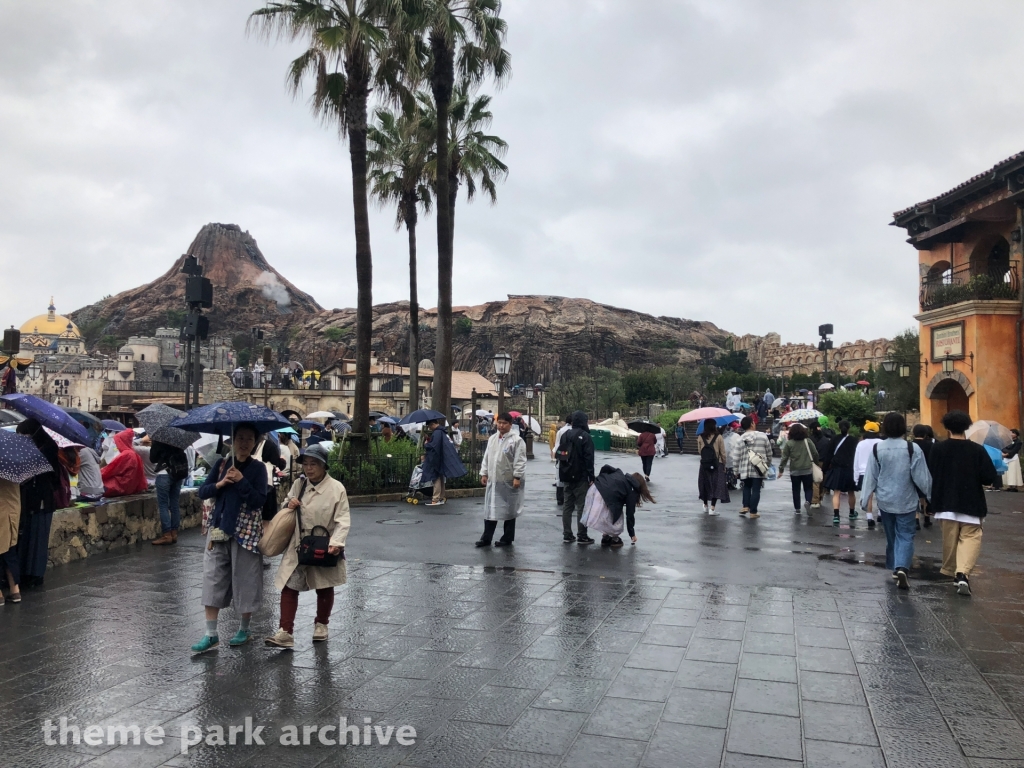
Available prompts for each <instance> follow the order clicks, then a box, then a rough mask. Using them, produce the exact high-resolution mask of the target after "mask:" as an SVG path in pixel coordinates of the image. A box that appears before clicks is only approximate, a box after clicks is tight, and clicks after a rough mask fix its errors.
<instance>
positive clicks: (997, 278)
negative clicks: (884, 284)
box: [892, 152, 1024, 434]
mask: <svg viewBox="0 0 1024 768" xmlns="http://www.w3.org/2000/svg"><path fill="white" fill-rule="evenodd" d="M1022 205H1024V152H1022V153H1018V154H1016V155H1013V156H1012V157H1009V158H1007V159H1006V160H1003V161H1002V162H1000V163H997V164H996V165H995V166H993V167H992V168H990V169H989V170H987V171H985V172H984V173H981V174H979V175H977V176H974V177H973V178H971V179H968V180H967V181H965V182H963V183H962V184H960V185H958V186H956V187H954V188H953V189H951V190H949V191H948V192H944V193H943V194H941V195H938V196H937V197H933V198H931V199H930V200H926V201H924V202H922V203H918V204H917V205H914V206H911V207H910V208H906V209H904V210H902V211H897V212H896V213H895V214H894V216H893V218H894V220H893V222H892V224H893V225H895V226H898V227H902V228H904V229H906V230H907V234H908V235H909V236H910V237H909V239H908V240H907V242H908V243H910V244H911V245H913V246H914V248H916V249H917V255H918V267H919V270H920V272H919V277H920V295H919V303H920V313H919V314H918V315H916V319H917V320H918V322H919V323H920V330H921V349H920V353H921V364H920V385H921V421H922V422H924V423H925V424H931V425H932V427H934V428H936V429H937V430H941V424H940V422H941V419H942V416H943V415H944V414H945V413H946V412H947V411H950V410H962V411H966V412H968V413H969V414H970V415H971V418H973V419H991V420H994V421H998V422H1000V423H1002V424H1004V425H1006V426H1009V427H1017V426H1020V425H1021V421H1022V417H1024V413H1022V411H1024V404H1022V402H1021V401H1022V389H1021V367H1022V363H1021V352H1022V347H1021V323H1022V299H1021V285H1020V268H1021V231H1022V230H1021V226H1022V220H1021V206H1022ZM915 362H916V361H915ZM940 434H941V431H940Z"/></svg>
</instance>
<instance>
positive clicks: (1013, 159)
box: [893, 152, 1024, 219]
mask: <svg viewBox="0 0 1024 768" xmlns="http://www.w3.org/2000/svg"><path fill="white" fill-rule="evenodd" d="M1018 160H1024V152H1018V153H1017V154H1015V155H1010V156H1009V157H1008V158H1006V159H1005V160H1001V161H1000V162H998V163H996V164H995V165H993V166H992V167H991V168H989V169H988V170H987V171H984V172H983V173H979V174H978V175H977V176H972V177H971V178H969V179H968V180H967V181H965V182H962V183H960V184H957V185H956V186H955V187H953V188H952V189H949V190H947V191H945V192H943V193H942V194H941V195H936V196H935V197H931V198H929V199H927V200H923V201H921V202H920V203H917V204H916V205H911V206H910V207H908V208H904V209H903V210H902V211H896V212H895V213H894V214H893V218H894V219H898V218H899V217H900V216H902V215H904V214H906V213H910V212H911V211H913V210H914V209H915V208H920V207H922V206H925V205H931V204H932V203H934V202H937V201H938V200H941V199H942V198H944V197H946V196H948V195H951V194H953V193H954V192H956V191H957V190H958V189H963V188H964V187H967V186H970V185H971V184H973V183H974V182H976V181H980V180H981V179H984V178H985V177H986V176H991V175H993V174H996V173H998V172H999V171H1001V170H1002V169H1003V168H1005V167H1006V166H1007V165H1010V164H1012V163H1015V162H1017V161H1018Z"/></svg>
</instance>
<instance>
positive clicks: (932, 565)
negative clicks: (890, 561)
mask: <svg viewBox="0 0 1024 768" xmlns="http://www.w3.org/2000/svg"><path fill="white" fill-rule="evenodd" d="M818 559H819V560H830V561H832V562H836V563H846V564H847V565H870V566H873V567H875V568H883V569H884V568H885V556H884V555H875V554H872V553H870V552H854V551H853V550H852V549H843V550H841V551H840V552H834V553H830V554H825V555H818ZM940 567H941V563H940V562H939V561H938V560H936V559H935V558H934V557H917V556H916V555H915V556H914V559H913V560H912V561H911V563H910V573H911V575H912V576H914V577H915V578H917V579H920V580H921V581H945V580H948V579H949V577H948V576H946V575H944V574H942V573H940V572H939V568H940ZM886 570H888V569H886Z"/></svg>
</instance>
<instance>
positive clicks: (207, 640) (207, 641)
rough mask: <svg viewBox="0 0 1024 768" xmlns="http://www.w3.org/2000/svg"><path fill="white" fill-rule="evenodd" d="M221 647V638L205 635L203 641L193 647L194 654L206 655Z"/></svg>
mask: <svg viewBox="0 0 1024 768" xmlns="http://www.w3.org/2000/svg"><path fill="white" fill-rule="evenodd" d="M219 645H220V638H219V637H217V636H216V635H214V636H213V637H210V636H209V635H204V636H203V639H202V640H200V641H199V642H198V643H196V644H195V645H193V646H192V653H206V652H207V651H212V650H213V649H214V648H216V647H217V646H219Z"/></svg>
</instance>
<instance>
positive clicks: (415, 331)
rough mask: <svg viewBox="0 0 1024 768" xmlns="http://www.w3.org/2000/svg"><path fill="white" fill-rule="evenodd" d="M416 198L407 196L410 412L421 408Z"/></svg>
mask: <svg viewBox="0 0 1024 768" xmlns="http://www.w3.org/2000/svg"><path fill="white" fill-rule="evenodd" d="M416 203H417V200H416V197H415V195H412V196H410V195H407V196H406V198H405V202H404V203H403V205H404V206H405V228H406V229H407V230H409V411H410V412H411V411H414V410H416V409H417V408H419V407H420V304H419V294H418V290H417V287H416Z"/></svg>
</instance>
